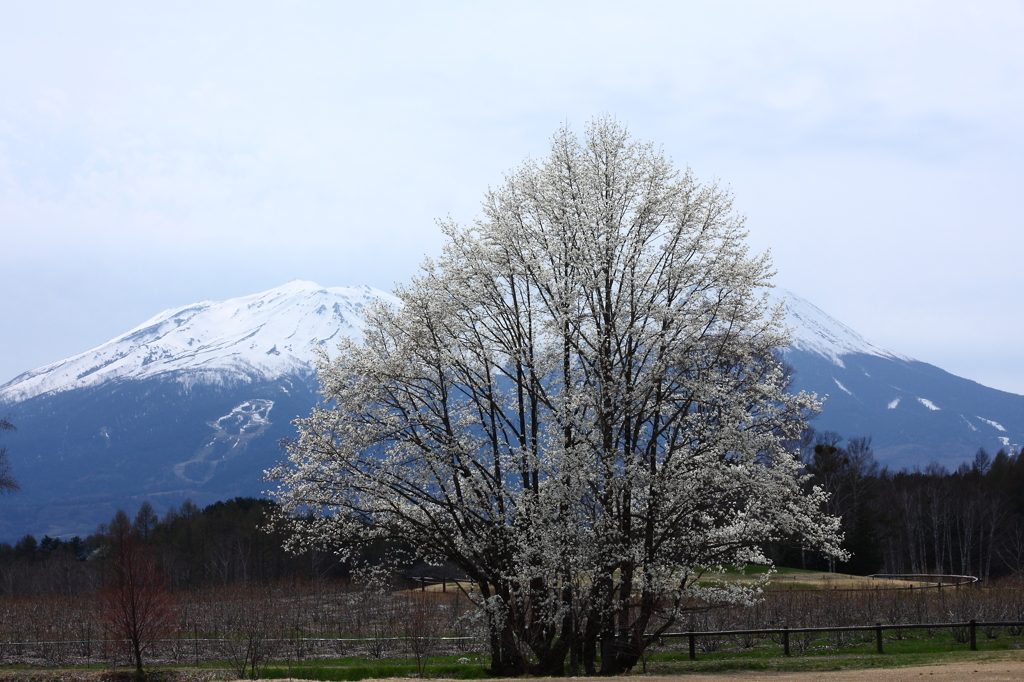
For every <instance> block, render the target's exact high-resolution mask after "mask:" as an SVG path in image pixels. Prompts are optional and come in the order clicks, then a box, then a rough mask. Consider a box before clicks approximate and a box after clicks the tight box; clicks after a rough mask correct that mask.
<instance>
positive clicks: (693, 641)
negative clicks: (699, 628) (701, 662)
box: [687, 632, 697, 661]
mask: <svg viewBox="0 0 1024 682" xmlns="http://www.w3.org/2000/svg"><path fill="white" fill-rule="evenodd" d="M687 636H688V637H689V638H690V660H691V661H696V660H697V641H696V640H697V637H696V635H694V634H693V633H692V632H690V633H687Z"/></svg>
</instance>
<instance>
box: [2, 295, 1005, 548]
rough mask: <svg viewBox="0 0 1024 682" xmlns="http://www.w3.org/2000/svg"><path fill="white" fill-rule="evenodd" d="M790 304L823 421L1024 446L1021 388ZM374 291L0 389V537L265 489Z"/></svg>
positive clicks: (851, 428)
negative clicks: (8, 478)
mask: <svg viewBox="0 0 1024 682" xmlns="http://www.w3.org/2000/svg"><path fill="white" fill-rule="evenodd" d="M770 297H771V298H772V299H774V300H775V301H776V302H779V301H784V302H785V309H786V319H787V325H788V326H789V327H791V329H792V343H791V345H790V346H789V348H788V349H787V350H786V351H785V355H786V360H787V361H788V362H789V363H790V364H791V365H792V366H793V367H794V368H795V370H796V374H795V379H794V388H795V389H797V390H800V389H807V390H811V391H814V392H816V393H818V394H819V395H827V396H828V397H827V400H826V403H825V408H824V410H823V412H822V413H821V415H820V416H818V417H817V418H816V419H815V421H814V422H813V423H812V425H813V426H814V427H815V428H816V429H818V430H819V431H822V430H834V431H837V432H839V433H840V434H842V435H844V436H847V437H852V436H872V437H873V438H874V446H875V452H876V455H877V456H878V457H879V459H880V460H881V461H882V462H883V463H886V464H888V465H890V466H893V467H896V468H899V467H903V466H907V467H913V466H915V465H924V464H926V463H928V462H931V461H938V462H940V463H942V464H944V465H946V466H949V467H956V466H957V465H958V464H959V463H960V462H961V461H964V460H965V459H970V458H971V457H973V454H974V452H975V451H976V450H977V449H978V448H979V447H985V448H986V449H988V450H989V452H990V453H994V452H995V451H996V450H998V449H999V448H1000V447H1005V448H1006V449H1008V450H1012V449H1014V448H1018V447H1019V444H1021V443H1024V396H1018V395H1014V394H1010V393H1005V392H1002V391H997V390H995V389H990V388H986V387H984V386H981V385H980V384H977V383H975V382H972V381H969V380H967V379H962V378H960V377H956V376H953V375H951V374H949V373H947V372H944V371H943V370H941V369H939V368H937V367H934V366H932V365H928V364H926V363H923V362H918V361H916V360H913V359H911V358H908V357H906V356H903V355H900V354H898V353H894V352H892V351H889V350H887V349H885V348H882V347H880V346H878V345H876V344H873V343H871V342H870V341H868V340H866V339H864V338H863V337H862V336H860V335H859V334H857V333H856V332H855V331H853V330H852V329H850V328H849V327H846V326H845V325H843V324H842V323H840V322H838V321H837V320H835V319H833V318H832V317H830V316H829V315H827V314H826V313H824V312H823V311H821V310H820V309H818V308H817V307H815V306H814V305H812V304H811V303H809V302H808V301H806V300H804V299H802V298H800V297H799V296H797V295H795V294H793V293H792V292H788V291H784V290H779V289H776V290H773V291H772V292H771V293H770ZM378 299H384V300H388V301H395V300H396V299H394V298H393V297H392V296H390V295H389V294H386V293H384V292H381V291H378V290H375V289H371V288H369V287H351V288H324V287H320V286H319V285H317V284H314V283H312V282H302V281H293V282H289V283H288V284H285V285H283V286H281V287H277V288H276V289H271V290H270V291H266V292H263V293H260V294H254V295H252V296H244V297H241V298H236V299H231V300H229V301H223V302H219V303H218V302H212V301H204V302H202V303H196V304H193V305H188V306H183V307H181V308H176V309H173V310H168V311H166V312H163V313H161V314H159V315H157V316H156V317H154V318H152V319H151V320H148V321H147V322H144V323H143V324H141V325H139V326H138V327H136V328H135V329H132V330H131V331H129V332H127V333H125V334H122V335H121V336H118V337H117V338H115V339H112V340H110V341H109V342H107V343H105V344H102V345H101V346H98V347H96V348H94V349H92V350H89V351H86V352H84V353H81V354H79V355H76V356H73V357H70V358H67V359H66V360H62V361H60V362H56V363H53V364H51V365H47V366H45V367H41V368H39V369H36V370H33V371H30V372H25V373H24V374H22V375H20V376H18V377H16V378H15V379H13V380H12V381H10V382H8V383H7V384H5V385H4V386H0V413H3V414H4V415H5V416H8V417H9V418H10V419H11V421H12V422H13V423H14V424H15V425H16V426H17V427H18V431H17V432H15V433H12V434H8V435H7V436H6V437H5V443H6V444H7V445H8V446H9V452H10V460H11V464H12V467H13V469H14V471H13V473H14V475H15V476H16V477H17V478H18V480H19V482H20V483H21V487H22V490H21V492H20V493H19V494H18V495H15V496H7V497H4V498H0V540H4V539H6V540H11V539H15V538H17V537H20V536H21V535H23V534H24V533H26V532H31V533H34V534H37V535H38V534H42V533H48V534H50V535H69V534H76V533H77V534H85V533H89V532H91V531H92V530H93V529H94V528H95V527H96V525H97V524H98V523H101V522H105V521H108V520H109V519H110V518H111V516H113V513H114V512H115V511H116V510H117V509H118V508H125V509H127V510H129V511H133V510H134V509H136V508H137V507H138V505H139V504H141V502H142V501H143V500H147V499H148V500H149V501H150V502H151V503H152V504H153V506H154V507H155V508H156V509H157V511H158V512H162V511H163V510H165V509H167V508H169V507H171V506H175V505H179V504H181V502H182V501H184V500H185V499H188V498H191V499H192V501H193V502H195V503H197V504H199V505H203V504H208V503H212V502H214V501H216V500H220V499H226V498H230V497H232V496H236V495H258V494H260V493H261V492H262V491H263V490H264V489H265V488H266V487H267V484H266V483H264V482H263V480H262V477H263V471H264V470H265V469H267V468H269V467H271V466H272V465H273V464H274V463H275V462H276V461H277V460H279V459H280V457H281V453H280V450H279V447H278V442H279V440H280V439H283V438H291V437H293V436H294V434H295V430H294V427H293V426H292V425H291V421H292V420H293V419H295V418H296V417H300V416H304V415H307V414H308V413H309V411H310V408H311V407H312V406H313V405H314V404H315V403H316V402H317V401H318V396H317V393H316V391H317V383H316V379H315V376H314V374H313V371H312V366H311V364H310V363H311V361H312V360H313V357H314V352H313V351H314V349H315V348H316V347H317V346H318V345H326V347H327V348H328V349H333V346H334V345H335V344H336V342H337V341H338V339H339V338H340V337H341V336H350V337H355V338H358V337H359V336H360V334H361V330H362V328H363V315H362V311H363V310H364V308H365V307H366V306H367V305H368V304H370V303H371V302H372V301H374V300H378Z"/></svg>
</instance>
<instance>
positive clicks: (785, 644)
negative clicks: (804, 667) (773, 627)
mask: <svg viewBox="0 0 1024 682" xmlns="http://www.w3.org/2000/svg"><path fill="white" fill-rule="evenodd" d="M782 653H783V654H784V655H786V656H789V626H788V625H787V626H785V627H783V628H782Z"/></svg>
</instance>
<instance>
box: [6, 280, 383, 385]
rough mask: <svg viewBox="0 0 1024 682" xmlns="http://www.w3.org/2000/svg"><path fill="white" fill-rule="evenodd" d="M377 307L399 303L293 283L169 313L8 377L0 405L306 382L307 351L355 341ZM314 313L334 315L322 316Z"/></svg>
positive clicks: (365, 292) (374, 293)
mask: <svg viewBox="0 0 1024 682" xmlns="http://www.w3.org/2000/svg"><path fill="white" fill-rule="evenodd" d="M377 299H383V300H385V301H388V302H391V303H396V304H397V302H398V299H396V298H395V297H394V296H391V295H390V294H387V293H385V292H383V291H379V290H377V289H372V288H370V287H365V286H360V287H331V288H326V287H321V286H320V285H318V284H315V283H313V282H304V281H301V280H293V281H291V282H288V283H287V284H285V285H283V286H280V287H277V288H275V289H271V290H269V291H264V292H262V293H259V294H253V295H251V296H242V297H240V298H233V299H230V300H227V301H222V302H216V301H202V302H200V303H194V304H191V305H186V306H182V307H180V308H174V309H171V310H167V311H165V312H162V313H160V314H159V315H157V316H155V317H153V318H151V319H149V320H147V321H146V322H143V323H142V324H141V325H139V326H138V327H136V328H134V329H132V330H131V331H129V332H127V333H125V334H122V335H121V336H118V337H117V338H114V339H112V340H110V341H108V342H106V343H104V344H102V345H100V346H97V347H96V348H93V349H92V350H89V351H86V352H85V353H80V354H78V355H75V356H72V357H70V358H67V359H65V360H61V361H60V362H55V363H53V364H51V365H46V366H45V367H40V368H38V369H35V370H32V371H29V372H25V373H24V374H21V375H19V376H17V377H15V378H14V379H12V380H11V381H9V382H8V383H6V384H4V385H3V386H0V403H14V402H20V401H22V400H27V399H29V398H32V397H34V396H37V395H41V394H44V393H56V392H59V391H67V390H71V389H75V388H85V387H89V386H96V385H99V384H101V383H103V382H105V381H109V380H111V379H142V378H150V377H156V376H168V377H172V378H174V379H175V380H176V381H178V382H180V383H182V384H184V385H185V386H192V385H196V384H213V385H224V384H227V383H239V382H240V383H251V382H252V381H257V380H273V379H276V378H278V377H281V376H285V375H288V374H294V373H302V374H306V373H309V372H311V371H312V362H313V360H314V359H315V357H316V356H315V353H314V349H315V348H316V347H317V346H318V345H321V344H323V343H324V342H325V340H331V339H335V337H339V336H348V337H351V338H354V339H356V340H359V339H360V338H361V336H362V319H363V318H362V315H361V314H360V313H359V311H360V310H361V309H362V308H363V307H364V306H366V305H368V304H370V303H371V302H373V301H375V300H377ZM321 308H324V309H325V310H333V311H335V314H333V315H325V314H322V313H320V312H318V311H319V310H320V309H321ZM343 312H344V313H345V314H342V313H343ZM335 343H337V341H330V346H332V347H333V346H334V344H335Z"/></svg>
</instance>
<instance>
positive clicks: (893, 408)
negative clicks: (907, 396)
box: [889, 398, 900, 410]
mask: <svg viewBox="0 0 1024 682" xmlns="http://www.w3.org/2000/svg"><path fill="white" fill-rule="evenodd" d="M899 404H900V399H899V398H896V400H893V401H891V402H890V403H889V409H890V410H895V409H896V406H897V405H899Z"/></svg>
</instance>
